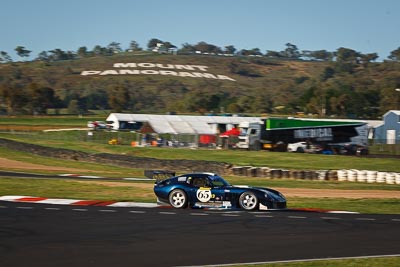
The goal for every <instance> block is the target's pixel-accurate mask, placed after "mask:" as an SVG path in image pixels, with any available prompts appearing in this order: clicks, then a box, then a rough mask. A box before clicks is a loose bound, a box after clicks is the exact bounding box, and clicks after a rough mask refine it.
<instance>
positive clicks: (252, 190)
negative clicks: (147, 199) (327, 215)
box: [154, 173, 286, 210]
mask: <svg viewBox="0 0 400 267" xmlns="http://www.w3.org/2000/svg"><path fill="white" fill-rule="evenodd" d="M154 193H155V194H156V196H157V198H158V201H159V202H162V203H167V204H170V205H171V206H172V207H174V208H177V209H181V208H186V207H188V206H189V207H192V208H241V209H244V210H256V209H260V210H265V209H285V208H286V199H285V197H284V196H283V195H282V194H281V193H279V192H278V191H276V190H273V189H270V188H262V187H248V186H232V185H230V184H229V183H228V182H227V181H225V180H224V179H223V178H222V177H220V176H218V175H216V174H213V173H190V174H184V175H180V176H175V177H171V178H168V179H165V180H162V181H158V182H156V183H155V185H154Z"/></svg>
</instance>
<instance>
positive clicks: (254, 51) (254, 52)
mask: <svg viewBox="0 0 400 267" xmlns="http://www.w3.org/2000/svg"><path fill="white" fill-rule="evenodd" d="M239 54H240V55H243V56H261V55H262V53H261V51H260V49H259V48H253V49H251V50H246V49H242V50H240V51H239Z"/></svg>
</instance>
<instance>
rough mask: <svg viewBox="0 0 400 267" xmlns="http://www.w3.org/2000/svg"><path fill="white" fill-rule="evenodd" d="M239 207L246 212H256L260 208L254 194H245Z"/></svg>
mask: <svg viewBox="0 0 400 267" xmlns="http://www.w3.org/2000/svg"><path fill="white" fill-rule="evenodd" d="M239 206H240V207H241V208H242V209H244V210H254V209H256V208H257V207H258V199H257V196H256V195H255V194H254V193H252V192H244V193H243V194H241V195H240V197H239Z"/></svg>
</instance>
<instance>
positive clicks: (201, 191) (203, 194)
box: [191, 176, 225, 207]
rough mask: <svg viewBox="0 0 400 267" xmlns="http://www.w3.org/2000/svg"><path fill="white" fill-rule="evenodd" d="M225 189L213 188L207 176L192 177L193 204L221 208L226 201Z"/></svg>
mask: <svg viewBox="0 0 400 267" xmlns="http://www.w3.org/2000/svg"><path fill="white" fill-rule="evenodd" d="M224 194H225V192H224V188H223V187H220V186H213V184H212V182H211V180H210V179H209V178H208V177H207V176H193V177H191V195H192V196H193V199H192V203H194V205H195V206H207V207H208V206H213V207H214V206H216V207H218V206H221V205H222V201H223V199H224Z"/></svg>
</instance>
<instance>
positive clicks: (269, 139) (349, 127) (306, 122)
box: [236, 118, 366, 151]
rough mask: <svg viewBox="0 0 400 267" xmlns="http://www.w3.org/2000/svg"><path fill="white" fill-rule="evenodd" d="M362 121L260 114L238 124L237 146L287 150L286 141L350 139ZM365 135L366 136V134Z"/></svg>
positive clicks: (357, 134) (363, 124) (335, 140)
mask: <svg viewBox="0 0 400 267" xmlns="http://www.w3.org/2000/svg"><path fill="white" fill-rule="evenodd" d="M364 126H365V127H366V123H365V122H360V121H345V120H319V119H305V118H262V119H260V121H259V122H242V123H240V124H239V129H240V135H239V137H238V138H239V141H238V143H237V144H236V147H237V148H243V149H248V150H260V149H266V150H271V151H286V150H287V145H288V144H290V143H297V142H309V143H318V144H322V145H323V144H328V143H329V144H332V143H344V142H351V139H352V138H353V137H356V136H359V135H360V133H359V131H358V129H359V128H362V127H364ZM365 138H366V137H365Z"/></svg>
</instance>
